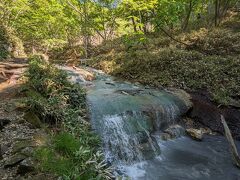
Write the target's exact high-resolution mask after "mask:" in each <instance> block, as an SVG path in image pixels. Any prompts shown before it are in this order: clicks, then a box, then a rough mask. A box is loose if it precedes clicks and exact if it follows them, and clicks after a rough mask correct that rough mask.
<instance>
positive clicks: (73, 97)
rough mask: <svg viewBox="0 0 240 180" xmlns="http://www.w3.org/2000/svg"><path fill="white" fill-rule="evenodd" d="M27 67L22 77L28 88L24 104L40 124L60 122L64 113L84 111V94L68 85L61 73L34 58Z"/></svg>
mask: <svg viewBox="0 0 240 180" xmlns="http://www.w3.org/2000/svg"><path fill="white" fill-rule="evenodd" d="M29 64H30V65H29V70H28V72H27V74H26V76H27V78H28V81H27V87H29V88H28V89H29V90H28V92H27V95H28V97H29V98H28V100H27V104H28V105H29V107H30V109H31V111H33V112H34V113H35V114H37V115H38V116H39V117H41V119H42V120H43V121H44V122H50V123H55V122H59V121H63V120H64V119H65V114H66V112H65V111H67V109H69V108H73V109H76V111H77V110H78V109H84V108H85V92H84V90H83V89H82V88H81V87H80V86H78V85H74V84H71V83H70V82H69V81H68V79H67V74H66V73H65V72H64V71H62V70H60V69H58V68H56V67H54V65H51V64H48V63H47V62H44V61H43V60H41V58H40V57H38V56H34V57H32V58H30V63H29Z"/></svg>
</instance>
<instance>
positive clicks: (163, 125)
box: [62, 67, 240, 180]
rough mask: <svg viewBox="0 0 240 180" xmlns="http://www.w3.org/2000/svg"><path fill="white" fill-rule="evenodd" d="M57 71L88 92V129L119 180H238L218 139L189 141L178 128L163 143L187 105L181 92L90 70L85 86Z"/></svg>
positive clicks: (224, 144) (239, 175)
mask: <svg viewBox="0 0 240 180" xmlns="http://www.w3.org/2000/svg"><path fill="white" fill-rule="evenodd" d="M62 69H64V70H66V71H67V72H68V74H69V76H70V79H71V81H72V82H74V83H79V84H81V85H83V86H84V87H85V88H86V89H87V103H88V108H89V111H90V118H91V124H92V127H93V129H94V130H95V131H96V133H97V134H99V136H100V137H101V139H102V148H103V152H104V155H105V158H106V161H107V162H108V163H109V164H111V165H112V166H113V167H114V169H115V175H116V177H119V179H132V180H240V170H239V169H237V168H236V167H235V166H234V165H233V161H232V158H231V154H230V153H229V146H228V143H227V142H226V140H225V138H224V137H223V136H210V135H205V136H204V139H203V141H194V140H192V139H191V138H189V137H188V136H186V135H185V133H184V132H185V131H183V130H181V128H180V129H179V130H178V131H177V132H176V133H177V135H176V138H172V139H171V138H170V139H168V140H162V138H161V137H162V135H163V134H164V133H163V131H164V130H165V129H167V128H169V127H172V126H174V125H176V124H178V120H179V119H180V118H181V115H183V114H185V113H186V112H187V111H188V110H189V108H190V106H191V103H190V102H189V101H188V100H187V98H186V95H185V94H184V93H183V92H181V91H180V92H178V91H166V90H157V89H151V88H149V87H144V86H141V85H139V84H131V83H129V82H125V81H121V80H118V79H115V78H114V77H111V76H109V75H106V74H104V73H102V72H101V71H97V70H94V69H90V68H89V69H88V70H89V71H92V72H94V73H95V74H96V79H95V80H93V81H91V82H89V81H85V80H84V78H83V77H81V76H79V74H78V73H76V71H75V70H74V69H72V68H70V67H62ZM236 144H237V147H238V148H239V149H240V142H236Z"/></svg>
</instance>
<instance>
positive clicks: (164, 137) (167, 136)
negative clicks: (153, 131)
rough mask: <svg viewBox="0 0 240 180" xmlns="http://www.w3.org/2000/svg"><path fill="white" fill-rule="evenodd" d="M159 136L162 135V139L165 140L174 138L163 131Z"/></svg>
mask: <svg viewBox="0 0 240 180" xmlns="http://www.w3.org/2000/svg"><path fill="white" fill-rule="evenodd" d="M159 137H160V139H161V140H163V141H167V140H170V139H172V138H171V135H170V134H168V133H161V134H160V135H159Z"/></svg>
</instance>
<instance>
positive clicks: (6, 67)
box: [0, 63, 28, 69]
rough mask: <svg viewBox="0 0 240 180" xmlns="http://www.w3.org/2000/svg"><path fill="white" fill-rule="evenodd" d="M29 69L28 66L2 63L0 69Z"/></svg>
mask: <svg viewBox="0 0 240 180" xmlns="http://www.w3.org/2000/svg"><path fill="white" fill-rule="evenodd" d="M25 67H28V64H13V63H0V68H5V69H18V68H25Z"/></svg>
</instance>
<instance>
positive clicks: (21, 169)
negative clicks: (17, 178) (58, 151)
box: [17, 158, 35, 175]
mask: <svg viewBox="0 0 240 180" xmlns="http://www.w3.org/2000/svg"><path fill="white" fill-rule="evenodd" d="M34 169H35V168H34V161H33V159H32V158H27V159H24V160H23V161H21V162H20V163H19V166H18V169H17V174H20V175H25V174H26V173H29V172H32V171H34Z"/></svg>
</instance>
